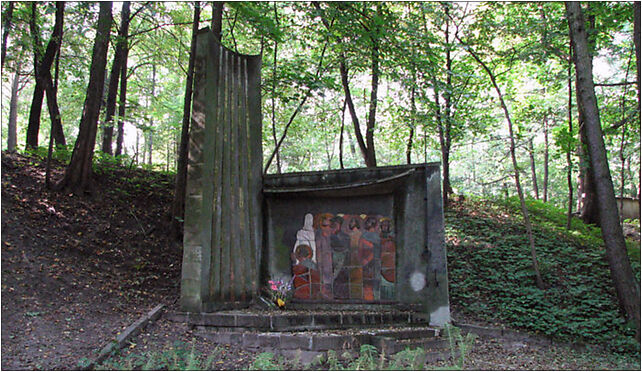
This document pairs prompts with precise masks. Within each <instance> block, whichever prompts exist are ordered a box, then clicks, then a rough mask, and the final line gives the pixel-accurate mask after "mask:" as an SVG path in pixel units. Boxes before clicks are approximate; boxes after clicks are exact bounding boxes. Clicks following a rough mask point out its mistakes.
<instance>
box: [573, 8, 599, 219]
mask: <svg viewBox="0 0 642 372" xmlns="http://www.w3.org/2000/svg"><path fill="white" fill-rule="evenodd" d="M587 7H588V8H590V7H591V4H590V3H589V4H587ZM588 20H589V25H588V28H587V30H586V32H587V43H588V44H587V48H588V55H589V58H590V59H591V63H592V60H593V55H594V54H595V37H596V34H595V22H596V18H595V14H590V15H589V19H588ZM569 32H570V30H569ZM573 37H574V36H570V40H571V44H572V43H573ZM573 55H574V56H575V55H576V54H573ZM575 65H576V66H577V61H576V63H575ZM575 73H576V75H577V67H576V70H575ZM575 84H576V86H577V76H576V81H575ZM577 113H578V118H579V120H578V122H579V123H578V125H579V127H578V130H579V139H580V144H579V147H578V154H579V157H580V162H579V173H578V176H579V180H578V189H579V190H578V199H577V202H578V210H579V212H580V218H581V219H582V221H584V223H587V224H594V225H597V226H599V225H600V219H599V213H600V210H599V209H598V207H597V193H596V190H595V183H594V181H593V169H591V166H590V164H591V159H590V158H591V156H590V153H589V151H588V139H587V136H586V126H585V125H584V119H585V113H584V109H583V107H582V101H581V100H580V99H578V100H577Z"/></svg>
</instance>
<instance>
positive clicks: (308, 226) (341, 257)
mask: <svg viewBox="0 0 642 372" xmlns="http://www.w3.org/2000/svg"><path fill="white" fill-rule="evenodd" d="M304 220H305V223H304V225H303V228H302V229H301V230H299V231H298V232H297V236H296V237H297V240H296V244H295V247H294V250H293V252H292V255H291V256H292V275H293V276H294V297H295V298H298V299H309V300H332V301H334V300H357V301H366V302H372V301H377V300H394V299H395V274H396V273H395V255H396V246H395V236H394V232H393V227H392V220H391V219H390V218H388V217H382V216H379V215H369V216H368V215H365V214H362V215H357V214H353V215H346V214H342V213H341V214H337V215H334V214H331V213H319V214H316V215H314V216H313V215H312V214H310V213H308V214H306V215H305V218H304ZM312 234H314V235H313V237H312Z"/></svg>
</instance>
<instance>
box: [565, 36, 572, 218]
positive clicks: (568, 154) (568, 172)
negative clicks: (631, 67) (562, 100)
mask: <svg viewBox="0 0 642 372" xmlns="http://www.w3.org/2000/svg"><path fill="white" fill-rule="evenodd" d="M572 66H573V45H571V44H570V43H569V54H568V135H569V136H572V135H573V88H572V85H571V80H572V79H573V75H572V72H571V69H572ZM566 167H567V169H566V183H567V184H568V211H567V214H566V230H570V229H571V219H572V218H573V163H572V161H571V147H570V146H568V148H567V149H566Z"/></svg>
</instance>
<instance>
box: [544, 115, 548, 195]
mask: <svg viewBox="0 0 642 372" xmlns="http://www.w3.org/2000/svg"><path fill="white" fill-rule="evenodd" d="M543 187H544V195H543V200H544V203H546V202H548V114H547V115H546V116H544V182H543Z"/></svg>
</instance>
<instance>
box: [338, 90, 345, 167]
mask: <svg viewBox="0 0 642 372" xmlns="http://www.w3.org/2000/svg"><path fill="white" fill-rule="evenodd" d="M345 119H346V100H345V99H344V100H343V107H342V108H341V134H340V135H339V165H340V166H341V169H345V167H344V166H343V132H344V129H345V124H346V120H345Z"/></svg>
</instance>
